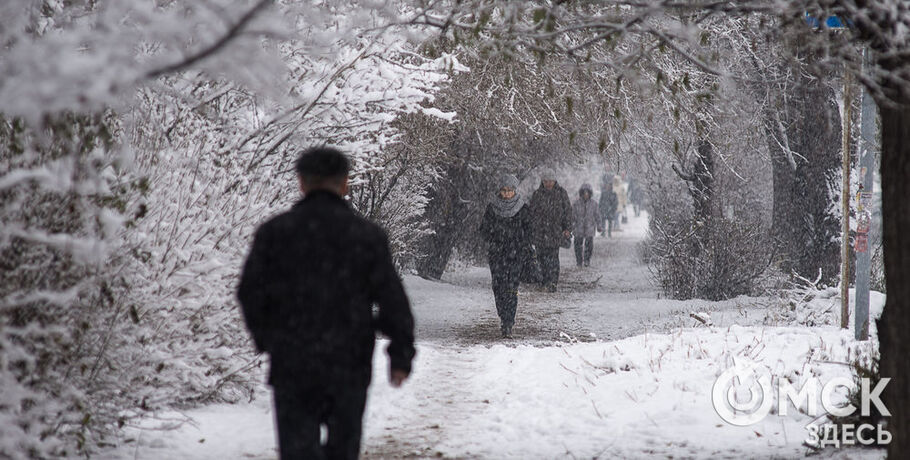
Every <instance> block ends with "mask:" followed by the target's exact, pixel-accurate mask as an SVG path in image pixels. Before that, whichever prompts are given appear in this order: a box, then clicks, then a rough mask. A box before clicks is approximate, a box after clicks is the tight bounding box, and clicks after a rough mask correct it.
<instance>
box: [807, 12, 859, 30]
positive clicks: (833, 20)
mask: <svg viewBox="0 0 910 460" xmlns="http://www.w3.org/2000/svg"><path fill="white" fill-rule="evenodd" d="M806 23H807V24H809V26H810V27H812V28H815V29H818V28H820V27H821V26H822V25H821V22H819V20H818V18H817V17H815V16H809V13H806ZM851 25H852V24H850V21H844V20H843V19H841V18H839V17H837V16H828V18H827V19H825V27H827V28H829V29H843V28H845V27H848V26H851Z"/></svg>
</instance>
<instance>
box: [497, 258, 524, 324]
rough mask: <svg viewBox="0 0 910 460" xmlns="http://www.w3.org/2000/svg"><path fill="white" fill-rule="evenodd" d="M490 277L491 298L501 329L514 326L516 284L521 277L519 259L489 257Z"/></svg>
mask: <svg viewBox="0 0 910 460" xmlns="http://www.w3.org/2000/svg"><path fill="white" fill-rule="evenodd" d="M490 275H491V276H492V278H493V298H494V299H495V300H496V313H497V314H499V320H500V321H501V322H502V326H503V327H512V325H513V324H515V311H516V310H517V309H518V283H519V278H520V275H521V259H520V257H518V256H517V255H516V256H515V257H508V256H506V257H503V256H493V255H491V256H490Z"/></svg>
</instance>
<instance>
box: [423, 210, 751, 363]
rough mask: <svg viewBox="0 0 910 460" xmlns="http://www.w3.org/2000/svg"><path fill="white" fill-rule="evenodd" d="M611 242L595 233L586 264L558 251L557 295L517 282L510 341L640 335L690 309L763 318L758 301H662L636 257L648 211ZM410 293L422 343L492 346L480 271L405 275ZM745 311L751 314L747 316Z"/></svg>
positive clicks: (718, 317) (678, 320) (489, 307)
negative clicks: (436, 277)
mask: <svg viewBox="0 0 910 460" xmlns="http://www.w3.org/2000/svg"><path fill="white" fill-rule="evenodd" d="M629 211H630V212H629V217H630V219H629V223H628V224H625V225H623V226H622V231H619V232H616V233H614V234H613V238H606V237H601V236H597V237H596V238H595V243H594V248H595V249H594V255H593V257H592V261H591V267H587V268H579V267H576V266H575V254H574V250H573V249H561V252H560V265H561V275H560V286H559V291H558V292H556V293H547V292H542V291H538V290H535V289H534V287H532V286H526V285H522V287H521V289H520V292H519V300H518V313H517V315H516V324H515V331H514V333H515V340H516V341H518V342H521V343H528V342H544V343H546V342H552V341H554V340H555V341H566V340H568V341H573V340H578V341H590V340H594V339H595V338H596V339H601V340H615V339H620V338H624V337H629V336H632V335H636V334H641V333H644V332H655V331H668V330H670V329H671V328H673V327H679V326H694V325H695V324H696V323H695V321H694V320H692V319H690V318H688V313H689V312H690V311H702V310H704V311H711V312H712V313H711V314H712V319H713V320H714V322H715V324H733V323H736V324H747V323H750V324H755V323H758V322H760V321H761V319H762V318H763V312H759V311H757V310H758V309H756V307H757V303H758V301H757V299H749V298H740V299H733V300H730V301H726V302H709V301H703V300H689V301H685V302H681V301H677V300H670V299H661V298H660V295H659V293H658V290H657V289H656V288H655V287H654V285H653V284H652V281H651V276H650V272H649V271H648V267H647V266H646V265H644V264H642V263H641V262H640V260H639V257H638V246H639V243H640V242H641V241H643V240H644V239H645V237H646V235H647V231H648V218H647V214H646V213H642V214H641V216H639V217H635V216H634V215H633V214H632V213H631V207H630V208H629ZM406 285H407V288H408V294H409V296H410V297H411V300H412V303H413V309H414V314H415V317H416V320H417V336H418V339H419V340H421V341H429V342H442V343H452V342H454V343H457V344H459V345H471V344H490V343H497V342H499V341H500V339H499V319H498V317H497V316H496V309H495V307H494V303H493V292H492V290H491V288H490V271H489V269H487V268H486V267H467V268H462V269H458V270H453V271H451V272H448V273H446V274H445V275H444V276H443V283H437V282H431V281H427V280H423V279H420V278H417V277H407V279H406ZM750 314H751V317H750Z"/></svg>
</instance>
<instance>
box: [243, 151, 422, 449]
mask: <svg viewBox="0 0 910 460" xmlns="http://www.w3.org/2000/svg"><path fill="white" fill-rule="evenodd" d="M296 169H297V175H298V180H299V182H300V190H301V191H302V192H303V194H304V198H303V199H302V200H300V201H299V202H297V203H296V204H295V205H294V206H293V207H292V208H291V209H290V210H289V211H287V212H285V213H282V214H280V215H278V216H276V217H274V218H272V219H270V220H269V221H267V222H266V223H264V224H263V225H262V226H261V227H259V229H258V230H257V231H256V235H255V237H254V239H253V247H252V250H251V251H250V254H249V257H248V258H247V261H246V265H245V266H244V268H243V274H242V276H241V279H240V286H239V288H238V293H237V296H238V298H239V300H240V304H241V306H242V310H243V316H244V319H245V320H246V324H247V327H248V328H249V330H250V333H251V334H252V336H253V342H254V343H255V345H256V349H257V350H258V351H260V352H265V353H268V354H269V355H270V357H271V370H270V375H269V383H270V384H271V385H272V389H273V391H274V396H275V412H276V420H277V425H278V444H279V450H280V453H281V458H283V459H354V458H357V457H358V455H359V451H360V436H361V428H362V423H363V422H362V419H363V411H364V406H365V403H366V394H367V387H368V386H369V384H370V378H371V372H372V356H373V345H374V342H375V334H376V331H377V330H378V331H380V332H382V333H383V334H385V335H386V336H388V337H389V339H390V342H389V346H388V348H387V352H388V354H389V359H390V361H391V363H390V375H389V378H390V381H391V383H392V385H393V386H396V387H397V386H400V385H401V383H402V382H403V381H404V380H405V379H406V378H407V377H408V374H409V373H410V370H411V360H412V359H413V357H414V320H413V317H412V316H411V309H410V305H409V304H408V299H407V297H406V296H405V292H404V289H403V288H402V285H401V281H400V280H399V278H398V275H397V273H396V271H395V267H394V265H393V264H392V258H391V255H390V253H389V245H388V241H387V237H386V235H385V232H383V231H382V229H380V228H379V227H378V226H376V225H375V224H373V223H370V222H368V221H366V220H364V219H363V218H361V217H359V216H358V215H357V214H355V213H354V211H353V210H351V208H350V207H349V206H348V204H347V203H346V202H345V201H344V199H343V198H342V197H343V196H344V195H345V194H347V176H348V172H349V169H350V166H349V163H348V160H347V158H345V156H344V155H343V154H342V153H341V152H339V151H337V150H335V149H330V148H314V149H309V150H307V151H305V152H304V153H303V154H302V155H301V156H300V159H299V160H298V161H297V168H296ZM374 303H375V304H377V305H378V313H377V314H375V315H374V313H373V305H374ZM320 427H325V428H326V429H327V432H328V438H327V442H326V443H325V444H324V445H323V444H322V443H321V442H320Z"/></svg>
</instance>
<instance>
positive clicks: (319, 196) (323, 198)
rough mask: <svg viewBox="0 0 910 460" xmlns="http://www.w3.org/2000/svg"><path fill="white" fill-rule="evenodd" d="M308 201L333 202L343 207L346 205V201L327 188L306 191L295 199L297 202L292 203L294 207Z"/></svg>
mask: <svg viewBox="0 0 910 460" xmlns="http://www.w3.org/2000/svg"><path fill="white" fill-rule="evenodd" d="M310 202H319V203H335V204H340V205H342V206H345V207H346V206H347V205H348V202H347V201H345V199H344V198H342V197H341V196H339V195H338V194H337V193H335V192H331V191H328V190H313V191H311V192H309V193H307V194H306V196H304V197H303V198H301V199H300V200H299V201H297V203H295V204H294V207H295V208H296V207H298V206H301V205H303V204H304V203H310Z"/></svg>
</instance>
